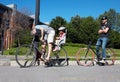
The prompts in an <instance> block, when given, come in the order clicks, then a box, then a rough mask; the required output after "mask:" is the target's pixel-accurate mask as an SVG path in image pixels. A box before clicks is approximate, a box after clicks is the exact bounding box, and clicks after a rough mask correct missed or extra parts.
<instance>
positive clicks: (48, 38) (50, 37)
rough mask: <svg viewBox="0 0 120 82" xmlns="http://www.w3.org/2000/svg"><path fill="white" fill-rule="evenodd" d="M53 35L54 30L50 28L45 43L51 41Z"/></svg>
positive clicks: (52, 40)
mask: <svg viewBox="0 0 120 82" xmlns="http://www.w3.org/2000/svg"><path fill="white" fill-rule="evenodd" d="M54 36H55V30H51V31H50V32H49V34H48V36H47V43H53V42H54Z"/></svg>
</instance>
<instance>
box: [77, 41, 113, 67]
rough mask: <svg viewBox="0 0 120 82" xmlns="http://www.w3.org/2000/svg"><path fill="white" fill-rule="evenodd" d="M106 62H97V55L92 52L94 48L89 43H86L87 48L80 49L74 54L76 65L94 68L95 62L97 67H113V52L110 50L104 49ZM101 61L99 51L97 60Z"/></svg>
mask: <svg viewBox="0 0 120 82" xmlns="http://www.w3.org/2000/svg"><path fill="white" fill-rule="evenodd" d="M106 55H107V62H106V63H101V62H99V61H98V57H97V53H96V52H95V51H94V48H93V47H92V46H91V41H90V40H89V41H88V46H87V47H86V48H80V49H79V50H78V51H77V53H76V61H77V64H78V65H81V66H94V65H95V62H96V64H98V65H101V66H103V65H108V66H110V65H114V63H115V52H114V50H113V49H112V48H107V49H106ZM101 59H102V53H101V50H100V53H99V60H101Z"/></svg>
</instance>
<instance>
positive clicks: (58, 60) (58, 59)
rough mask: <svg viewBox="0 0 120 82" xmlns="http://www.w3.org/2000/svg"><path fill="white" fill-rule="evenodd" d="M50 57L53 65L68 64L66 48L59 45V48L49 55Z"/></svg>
mask: <svg viewBox="0 0 120 82" xmlns="http://www.w3.org/2000/svg"><path fill="white" fill-rule="evenodd" d="M51 59H52V60H53V62H54V65H56V66H63V65H68V64H69V63H68V56H67V52H66V50H65V49H64V48H63V47H61V49H60V50H57V51H53V54H52V55H51Z"/></svg>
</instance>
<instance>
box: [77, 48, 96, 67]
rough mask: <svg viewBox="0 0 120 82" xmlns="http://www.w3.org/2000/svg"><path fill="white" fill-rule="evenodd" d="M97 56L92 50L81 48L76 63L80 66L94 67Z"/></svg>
mask: <svg viewBox="0 0 120 82" xmlns="http://www.w3.org/2000/svg"><path fill="white" fill-rule="evenodd" d="M94 59H95V54H94V52H93V51H92V50H91V49H87V48H81V49H79V50H78V52H77V53H76V61H77V64H78V65H81V66H90V65H94Z"/></svg>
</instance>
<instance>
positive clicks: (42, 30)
mask: <svg viewBox="0 0 120 82" xmlns="http://www.w3.org/2000/svg"><path fill="white" fill-rule="evenodd" d="M40 30H41V38H40V40H41V41H42V40H44V29H43V28H40Z"/></svg>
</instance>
